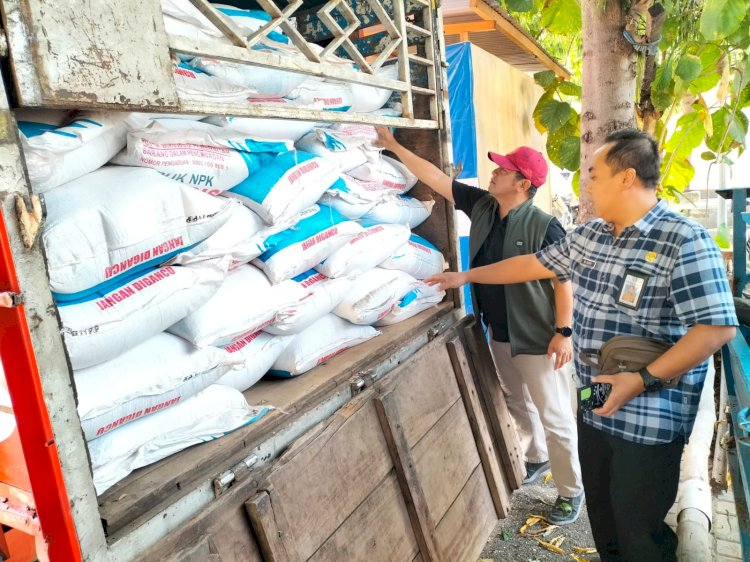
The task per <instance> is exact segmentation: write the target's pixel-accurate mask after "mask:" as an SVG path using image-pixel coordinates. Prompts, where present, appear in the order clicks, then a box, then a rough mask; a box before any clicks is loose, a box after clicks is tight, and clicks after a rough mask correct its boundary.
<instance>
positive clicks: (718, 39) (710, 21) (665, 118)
mask: <svg viewBox="0 0 750 562" xmlns="http://www.w3.org/2000/svg"><path fill="white" fill-rule="evenodd" d="M610 1H616V0H610ZM502 4H503V7H504V8H506V9H507V10H508V11H509V12H510V13H511V14H512V15H513V17H515V18H516V19H517V20H518V21H519V23H521V25H523V26H524V27H525V28H526V29H527V30H528V31H529V32H530V34H531V35H532V36H534V37H535V38H537V40H538V41H539V42H540V43H541V44H542V46H543V47H544V48H545V49H546V50H547V51H548V52H549V53H550V54H551V55H552V56H553V57H555V58H556V59H557V60H558V61H560V62H562V63H563V65H564V66H565V67H566V68H568V69H569V70H570V71H571V74H572V75H573V78H572V79H571V80H570V81H566V80H562V79H561V78H558V77H556V76H555V74H554V72H553V71H545V72H540V73H537V74H536V75H535V76H534V79H535V80H536V82H537V84H539V85H540V86H541V87H542V88H544V94H543V95H542V96H541V98H540V99H539V101H538V103H537V106H536V109H535V111H534V124H535V125H536V127H537V129H538V130H539V131H540V132H542V133H547V153H548V155H549V157H550V159H551V160H552V162H554V163H555V164H556V165H557V166H559V167H561V168H564V169H567V170H570V171H573V172H576V174H575V175H574V189H575V190H576V192H578V178H579V176H580V173H579V172H580V170H579V167H580V114H579V110H580V99H581V87H580V83H581V82H580V79H581V52H582V50H581V5H580V0H502ZM662 5H663V6H664V8H665V10H666V20H665V23H664V27H663V30H662V36H661V40H660V41H659V52H658V54H657V55H656V62H657V70H656V76H655V78H654V80H653V82H652V83H651V88H650V93H651V100H652V103H653V105H654V108H655V110H656V112H657V114H656V115H657V116H659V117H660V118H659V121H658V122H657V124H656V129H655V135H656V136H657V138H658V140H659V144H660V146H661V148H662V151H663V156H664V158H663V164H662V177H661V192H662V195H663V196H666V197H669V198H673V199H674V198H676V197H677V195H678V192H680V191H683V190H684V189H685V188H686V187H687V186H688V185H689V184H690V181H691V180H692V179H693V177H694V175H695V169H694V167H693V165H692V164H691V162H690V159H691V157H692V156H693V153H694V151H695V149H697V148H698V147H699V146H701V144H702V143H703V142H705V144H706V147H707V148H708V150H704V151H703V152H702V153H701V154H700V157H701V158H703V159H705V160H711V161H715V162H725V163H730V164H731V160H730V159H729V155H730V153H731V154H734V152H733V151H735V150H736V151H738V152H737V154H741V153H742V151H744V149H745V142H746V137H747V133H748V120H747V118H746V117H745V115H744V114H743V113H742V111H741V110H742V109H743V108H745V107H747V106H749V105H750V85H749V84H748V79H749V78H750V16H749V15H748V14H749V13H750V0H663V2H662ZM623 7H624V8H625V11H627V10H629V9H630V3H629V2H624V5H623ZM643 58H644V55H639V63H640V64H639V68H640V70H641V72H639V76H638V82H639V83H638V85H637V91H638V92H639V93H640V91H641V80H642V78H643V72H642V70H643ZM714 88H717V93H716V96H715V97H716V102H714V103H712V104H711V105H710V106H709V105H708V103H707V101H706V96H705V94H706V92H708V91H709V90H713V89H714ZM712 97H713V96H712ZM634 101H635V102H636V103H637V102H638V100H634ZM675 118H676V119H677V120H676V126H672V125H670V127H667V126H666V125H665V124H666V123H667V122H669V123H670V124H671V123H673V122H674V119H675Z"/></svg>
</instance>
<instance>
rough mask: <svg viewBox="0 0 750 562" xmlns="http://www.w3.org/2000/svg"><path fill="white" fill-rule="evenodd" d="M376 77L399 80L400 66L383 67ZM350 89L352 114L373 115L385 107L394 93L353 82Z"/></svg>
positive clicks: (350, 109) (377, 71) (376, 73)
mask: <svg viewBox="0 0 750 562" xmlns="http://www.w3.org/2000/svg"><path fill="white" fill-rule="evenodd" d="M375 76H377V77H378V78H387V79H389V80H397V79H398V66H397V65H395V64H391V65H388V66H383V67H381V68H379V69H378V70H376V71H375ZM349 87H350V88H351V91H352V105H351V107H350V108H349V111H351V112H355V111H356V112H362V113H371V112H373V111H376V110H378V109H380V108H381V107H383V106H384V105H385V103H386V102H387V101H388V98H390V97H391V94H392V93H393V91H392V90H388V89H387V88H375V87H373V86H366V85H365V84H362V83H358V82H351V83H350V84H349Z"/></svg>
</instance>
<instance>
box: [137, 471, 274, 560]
mask: <svg viewBox="0 0 750 562" xmlns="http://www.w3.org/2000/svg"><path fill="white" fill-rule="evenodd" d="M256 490H257V486H256V482H254V481H252V480H250V479H248V480H246V481H243V482H242V483H240V484H237V485H236V486H234V487H232V489H231V492H229V493H227V494H224V495H222V496H221V497H219V498H217V499H216V500H215V501H214V502H212V503H211V504H210V505H209V506H207V507H206V508H205V509H203V510H201V512H200V513H198V514H197V515H196V516H195V517H194V518H192V519H191V520H190V521H189V522H187V523H186V524H184V525H182V526H180V528H179V529H177V530H175V531H174V532H172V533H170V534H168V535H167V536H166V537H163V538H162V539H160V540H159V541H158V542H157V544H156V545H154V546H153V547H152V548H150V549H148V550H147V551H145V552H142V553H140V556H141V559H142V560H163V561H169V562H188V561H189V562H203V561H204V560H211V559H210V558H207V557H205V556H204V557H202V554H206V555H216V556H218V557H220V558H219V560H220V561H221V562H262V561H263V559H262V558H261V555H260V550H259V549H258V543H257V542H256V540H255V537H254V536H253V529H252V526H251V523H250V518H249V516H248V513H247V511H246V506H245V500H246V499H247V498H248V497H249V496H251V495H252V494H255V492H256ZM196 541H199V542H197V544H196Z"/></svg>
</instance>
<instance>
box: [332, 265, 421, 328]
mask: <svg viewBox="0 0 750 562" xmlns="http://www.w3.org/2000/svg"><path fill="white" fill-rule="evenodd" d="M417 284H418V281H417V280H416V279H414V277H412V276H411V275H409V274H408V273H404V272H403V271H397V270H389V269H381V268H379V267H376V268H375V269H371V270H370V271H368V272H366V273H363V274H362V275H360V276H359V277H358V278H357V280H356V282H355V283H354V286H353V287H352V289H351V290H350V291H349V292H348V293H347V294H346V296H345V297H344V300H343V301H341V304H339V305H338V306H337V307H336V308H334V309H333V313H334V314H336V315H337V316H340V317H341V318H344V319H346V320H349V322H352V323H353V324H365V325H369V324H373V323H375V322H376V321H377V320H380V319H381V318H383V317H385V316H387V315H388V314H389V313H390V312H391V310H392V309H393V307H394V306H396V305H397V304H398V302H399V301H400V300H401V299H402V298H403V297H404V295H406V294H407V293H408V292H409V291H411V290H412V289H414V288H416V287H417Z"/></svg>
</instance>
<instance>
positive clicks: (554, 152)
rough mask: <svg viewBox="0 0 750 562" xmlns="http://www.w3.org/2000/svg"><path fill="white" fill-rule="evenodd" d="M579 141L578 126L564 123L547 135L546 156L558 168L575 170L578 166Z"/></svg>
mask: <svg viewBox="0 0 750 562" xmlns="http://www.w3.org/2000/svg"><path fill="white" fill-rule="evenodd" d="M580 143H581V141H580V138H579V136H578V128H577V127H575V126H574V125H572V124H571V123H565V125H563V126H562V127H560V128H559V129H558V130H557V131H555V132H552V133H550V134H549V135H547V156H549V159H550V160H551V161H552V163H553V164H555V165H556V166H558V167H560V168H564V169H566V170H577V169H578V168H579V167H580ZM575 144H577V146H578V147H577V148H576V146H574V145H575Z"/></svg>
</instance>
